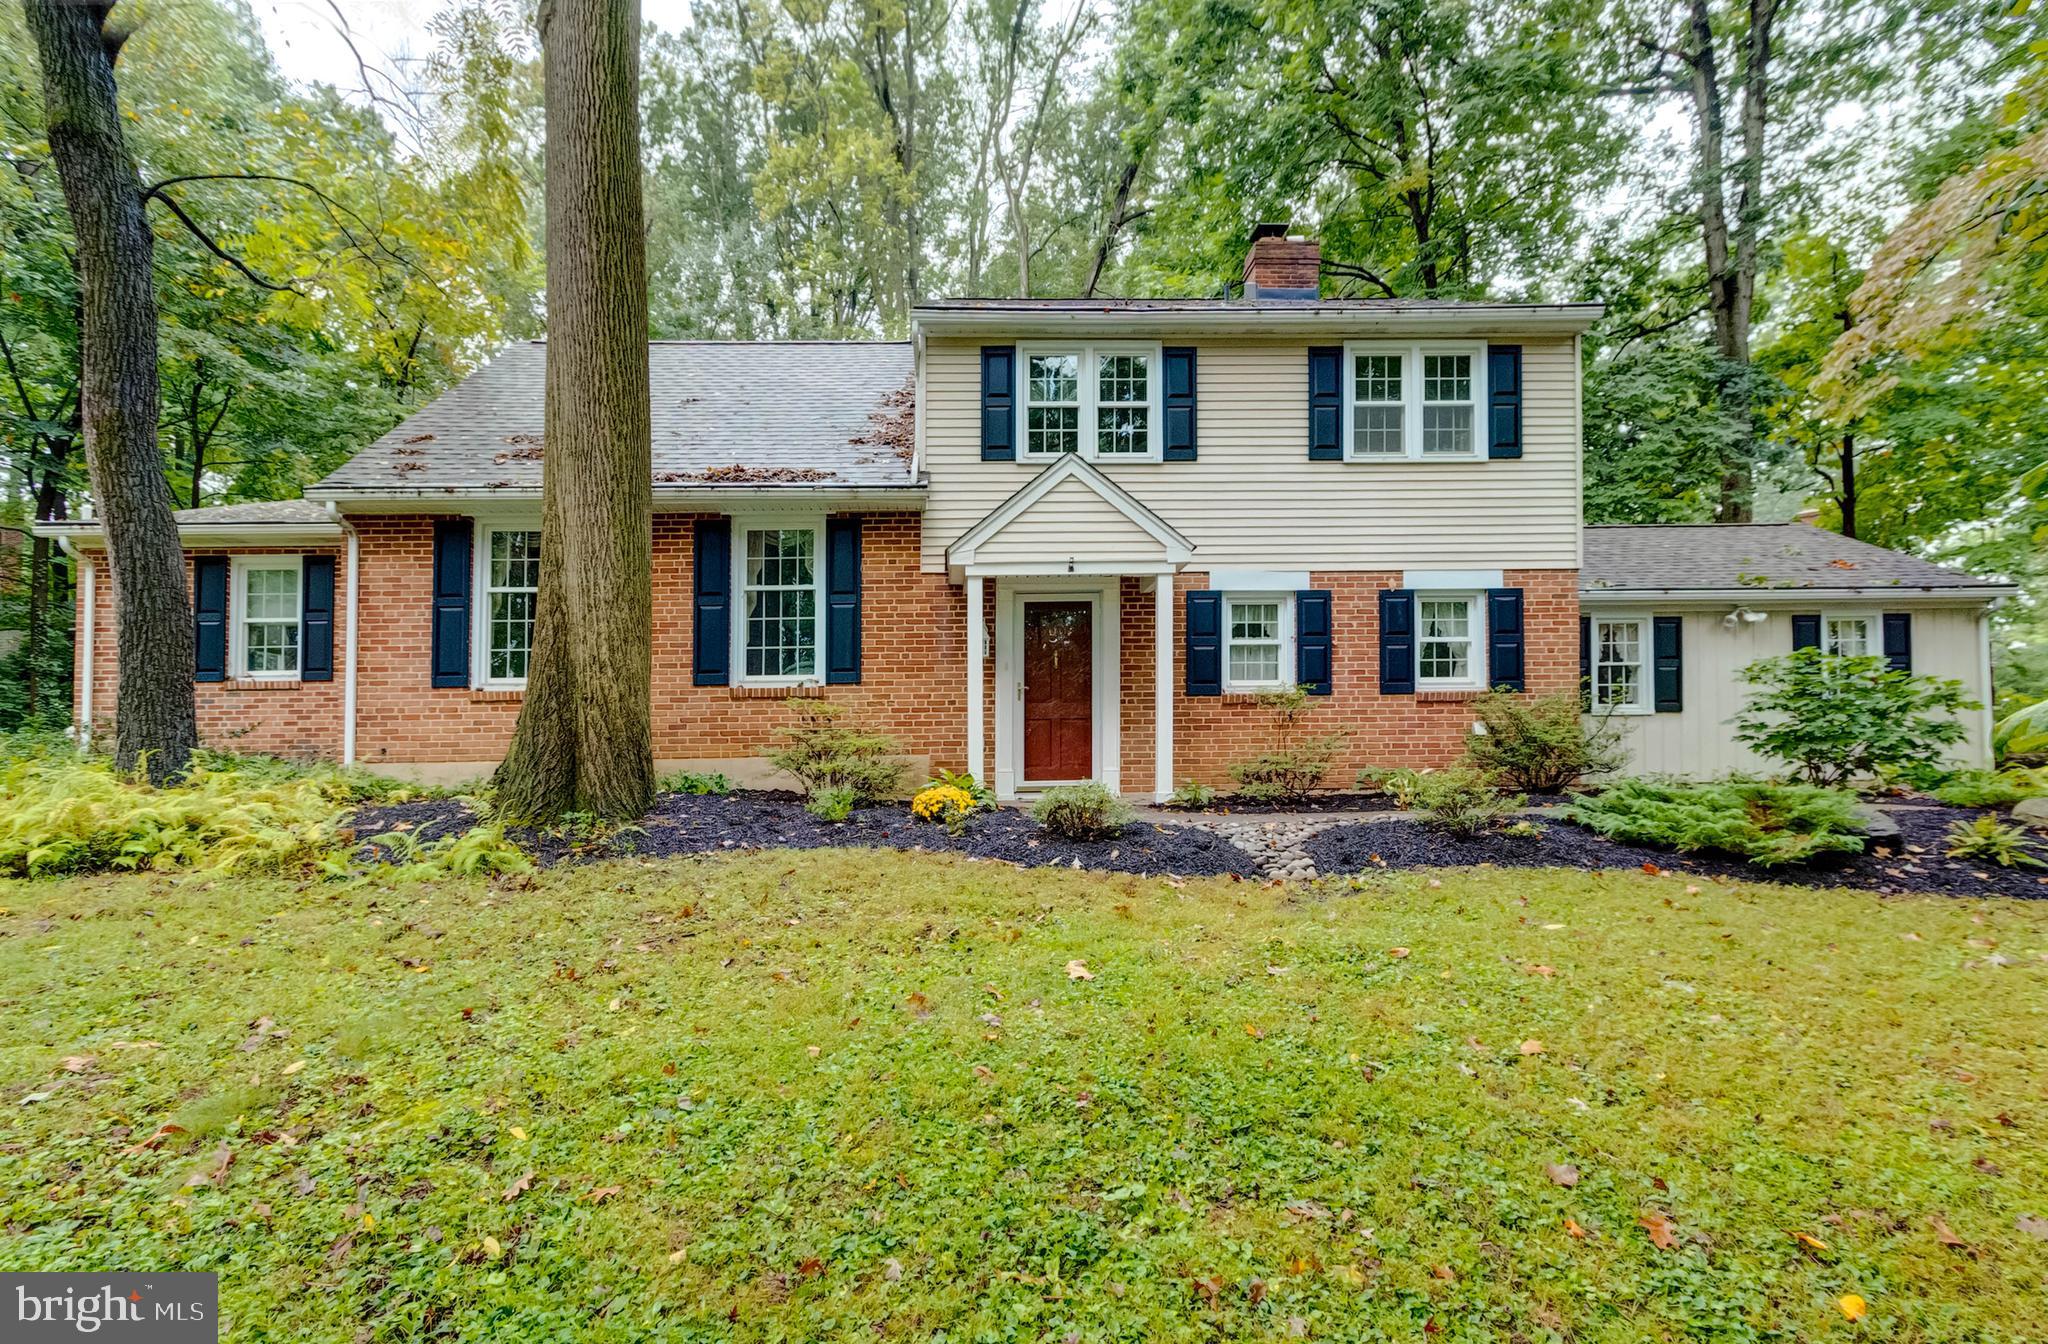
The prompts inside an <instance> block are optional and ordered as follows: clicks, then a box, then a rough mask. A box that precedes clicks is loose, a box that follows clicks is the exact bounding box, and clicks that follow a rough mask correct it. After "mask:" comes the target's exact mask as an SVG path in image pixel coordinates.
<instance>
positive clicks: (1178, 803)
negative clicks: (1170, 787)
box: [1161, 779, 1216, 812]
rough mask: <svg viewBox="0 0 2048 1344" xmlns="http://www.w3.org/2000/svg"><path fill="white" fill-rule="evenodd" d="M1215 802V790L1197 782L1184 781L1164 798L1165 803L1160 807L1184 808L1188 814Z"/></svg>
mask: <svg viewBox="0 0 2048 1344" xmlns="http://www.w3.org/2000/svg"><path fill="white" fill-rule="evenodd" d="M1215 801H1216V790H1215V789H1213V788H1211V787H1210V786H1209V785H1207V784H1203V783H1201V782H1200V781H1198V780H1192V779H1184V780H1182V781H1181V785H1180V787H1179V788H1177V789H1175V790H1174V791H1173V792H1172V793H1170V794H1168V795H1167V796H1166V801H1165V802H1164V803H1162V804H1161V806H1163V807H1179V808H1185V809H1186V810H1188V811H1190V812H1196V811H1200V810H1201V809H1202V808H1205V807H1207V806H1208V805H1209V804H1211V803H1213V802H1215Z"/></svg>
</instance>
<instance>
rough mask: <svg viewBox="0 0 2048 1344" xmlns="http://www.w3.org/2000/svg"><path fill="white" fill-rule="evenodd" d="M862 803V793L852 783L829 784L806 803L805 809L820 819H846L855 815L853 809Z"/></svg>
mask: <svg viewBox="0 0 2048 1344" xmlns="http://www.w3.org/2000/svg"><path fill="white" fill-rule="evenodd" d="M859 803H860V794H859V793H857V792H855V790H854V787H853V786H852V785H851V784H828V785H827V786H825V787H824V788H822V789H819V790H818V791H817V792H816V793H813V794H812V795H811V796H810V798H809V799H808V800H807V801H806V802H805V803H804V811H806V812H808V813H810V814H811V815H812V816H814V817H816V818H817V819H818V820H819V821H832V822H839V821H845V820H846V819H847V818H848V817H850V816H852V815H853V809H854V808H855V807H856V806H857V805H858V804H859Z"/></svg>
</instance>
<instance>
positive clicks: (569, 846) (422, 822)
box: [355, 791, 1258, 877]
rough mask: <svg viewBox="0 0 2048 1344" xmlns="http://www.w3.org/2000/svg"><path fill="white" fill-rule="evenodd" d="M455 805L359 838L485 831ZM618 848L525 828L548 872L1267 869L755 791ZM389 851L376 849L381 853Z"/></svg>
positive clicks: (1018, 816)
mask: <svg viewBox="0 0 2048 1344" xmlns="http://www.w3.org/2000/svg"><path fill="white" fill-rule="evenodd" d="M475 820H476V818H475V816H474V815H473V814H472V813H471V812H470V810H469V808H468V807H467V806H465V805H464V804H463V803H462V802H461V800H459V799H453V798H444V799H433V800H425V801H420V802H411V803H399V804H395V805H392V806H388V807H365V808H362V809H360V810H358V812H357V813H356V819H355V831H356V834H357V835H358V836H361V837H363V838H364V839H365V840H366V841H367V840H369V839H370V838H371V837H373V836H376V835H379V834H381V833H384V832H387V831H390V830H392V829H394V828H402V829H404V830H406V831H407V832H409V833H411V834H414V835H417V836H419V837H421V838H422V839H432V838H434V837H436V836H440V835H446V834H449V833H460V832H461V831H463V830H466V829H467V828H468V827H469V826H471V825H473V824H474V823H475ZM638 824H639V827H640V829H639V830H637V831H636V830H627V831H625V832H623V833H622V834H619V835H617V836H614V837H612V838H611V839H609V840H605V841H600V842H598V843H594V844H593V843H589V842H587V841H583V840H580V839H579V838H578V837H575V836H573V835H569V834H564V833H560V832H551V831H531V830H518V829H515V830H513V831H511V832H510V835H511V837H512V839H513V840H515V841H516V842H517V843H518V844H519V846H520V848H522V849H524V850H525V851H526V852H527V853H529V854H531V855H532V856H533V857H534V859H535V861H536V862H538V863H541V864H543V865H553V864H558V863H565V862H576V861H580V860H586V859H602V858H620V857H627V856H631V857H641V858H668V857H672V856H676V855H688V854H722V853H728V852H738V851H744V850H749V849H774V848H786V849H824V848H830V847H834V846H854V845H860V846H868V847H871V848H887V849H908V850H925V851H930V852H935V853H951V854H968V855H972V856H974V857H976V858H982V859H996V860H1001V861H1003V862H1006V863H1014V864H1018V865H1020V866H1023V867H1027V868H1036V867H1044V866H1059V867H1068V868H1073V867H1078V868H1089V869H1096V870H1099V871H1106V872H1120V873H1172V874H1176V875H1178V876H1184V877H1201V876H1220V875H1223V874H1229V873H1235V874H1239V875H1241V876H1247V877H1248V876H1252V875H1253V874H1256V873H1257V872H1258V865H1257V864H1255V863H1254V862H1253V861H1252V858H1251V856H1250V855H1248V854H1246V853H1245V852H1244V851H1243V850H1241V849H1239V848H1237V846H1235V845H1233V844H1231V843H1229V842H1228V841H1226V840H1224V839H1223V838H1222V837H1220V836H1217V835H1213V834H1211V833H1210V832H1208V831H1203V830H1197V829H1194V828H1191V827H1186V826H1155V825H1150V824H1148V823H1145V822H1134V823H1132V824H1131V825H1130V826H1128V827H1126V828H1125V830H1124V833H1123V834H1122V835H1121V836H1119V837H1118V838H1116V839H1114V840H1100V841H1072V840H1057V839H1054V838H1053V837H1051V836H1049V835H1047V834H1045V833H1044V832H1043V831H1041V830H1040V829H1039V828H1038V825H1037V823H1035V822H1033V821H1032V820H1031V819H1030V818H1029V817H1027V816H1025V815H1024V814H1022V813H1020V812H1018V811H1016V810H1014V809H1011V808H1004V809H1002V810H1000V811H997V812H994V813H989V814H986V815H983V816H982V817H981V818H980V819H979V820H977V821H976V822H974V823H973V824H972V825H970V826H969V827H968V829H967V831H966V833H965V834H963V835H959V836H952V835H948V834H947V833H946V828H945V827H943V826H938V825H934V824H931V823H928V822H920V821H917V820H915V819H914V818H912V817H911V815H910V809H909V807H908V806H906V805H904V804H900V803H899V804H890V805H887V806H882V807H863V808H858V809H856V810H855V812H854V814H853V816H852V817H850V818H848V819H847V820H846V821H845V822H842V823H838V824H834V823H831V822H825V821H820V820H818V818H816V817H814V816H812V815H811V814H810V813H808V812H806V811H804V809H803V804H802V803H801V802H800V801H799V800H798V799H797V797H796V796H795V795H794V794H789V793H778V792H770V791H749V792H741V793H733V794H728V795H726V796H724V797H709V796H696V795H689V794H673V793H667V794H662V795H660V796H659V797H657V798H656V799H655V802H654V807H653V808H652V809H651V810H650V811H649V812H648V813H647V815H646V816H644V817H642V818H641V819H640V821H639V823H638ZM377 848H379V847H372V853H373V854H374V853H375V852H376V850H377Z"/></svg>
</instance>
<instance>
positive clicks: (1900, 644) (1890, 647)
mask: <svg viewBox="0 0 2048 1344" xmlns="http://www.w3.org/2000/svg"><path fill="white" fill-rule="evenodd" d="M1884 660H1885V662H1887V663H1889V664H1890V665H1891V667H1892V670H1893V671H1896V672H1911V671H1912V670H1913V614H1912V613H1911V612H1906V611H1888V612H1886V613H1885V614H1884Z"/></svg>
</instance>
